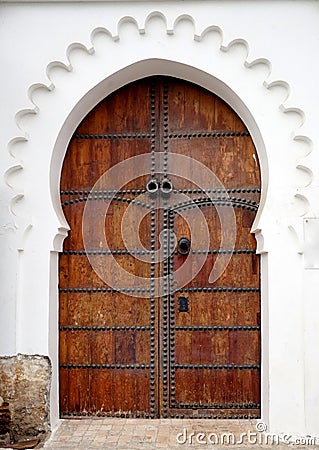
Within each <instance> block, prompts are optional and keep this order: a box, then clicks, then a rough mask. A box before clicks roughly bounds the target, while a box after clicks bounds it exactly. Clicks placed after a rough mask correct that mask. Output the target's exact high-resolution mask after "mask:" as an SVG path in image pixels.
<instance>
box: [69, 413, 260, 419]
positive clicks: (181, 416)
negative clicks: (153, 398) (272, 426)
mask: <svg viewBox="0 0 319 450" xmlns="http://www.w3.org/2000/svg"><path fill="white" fill-rule="evenodd" d="M61 417H62V418H63V419H66V418H68V417H114V418H123V419H124V418H131V419H148V418H151V419H152V418H154V417H152V415H151V416H150V415H149V414H148V413H144V412H137V413H132V412H123V411H118V412H105V411H97V412H89V411H85V412H74V411H72V412H65V411H64V412H62V413H61ZM170 417H171V418H172V419H184V418H185V414H170ZM187 419H224V420H226V419H260V415H259V414H223V415H221V414H199V415H193V416H187Z"/></svg>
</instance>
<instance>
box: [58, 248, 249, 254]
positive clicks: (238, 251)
mask: <svg viewBox="0 0 319 450" xmlns="http://www.w3.org/2000/svg"><path fill="white" fill-rule="evenodd" d="M62 253H63V255H77V256H85V255H152V254H154V251H153V250H122V249H118V250H63V252H62ZM191 253H192V254H193V255H197V254H198V255H201V254H202V255H226V254H228V255H231V254H234V255H244V254H255V253H256V250H254V249H245V248H243V249H234V250H231V249H219V250H191ZM178 254H179V252H178V251H175V252H174V255H178Z"/></svg>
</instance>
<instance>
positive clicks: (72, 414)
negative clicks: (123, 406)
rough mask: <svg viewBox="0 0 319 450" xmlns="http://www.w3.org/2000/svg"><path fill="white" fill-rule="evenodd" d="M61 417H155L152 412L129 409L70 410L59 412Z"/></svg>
mask: <svg viewBox="0 0 319 450" xmlns="http://www.w3.org/2000/svg"><path fill="white" fill-rule="evenodd" d="M60 414H61V417H62V418H65V419H66V418H68V417H115V418H130V419H148V418H155V415H154V414H151V413H147V412H142V411H141V412H140V411H139V412H136V413H134V412H131V411H128V412H126V411H118V412H114V411H97V412H90V411H82V412H79V411H72V412H66V411H64V412H61V413H60Z"/></svg>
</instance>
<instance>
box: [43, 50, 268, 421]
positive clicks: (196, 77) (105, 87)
mask: <svg viewBox="0 0 319 450" xmlns="http://www.w3.org/2000/svg"><path fill="white" fill-rule="evenodd" d="M152 75H165V76H172V77H176V78H180V79H183V80H185V81H190V82H192V83H194V84H197V85H199V86H201V87H203V88H205V89H207V90H208V91H210V92H212V93H213V94H216V95H217V96H219V97H220V98H222V99H223V100H224V101H226V102H227V103H228V104H229V105H230V106H231V107H232V109H233V110H234V111H235V112H236V113H237V114H238V115H239V117H240V118H241V119H242V120H243V122H244V123H245V125H246V126H247V128H248V130H249V131H250V134H251V138H252V140H253V142H254V145H255V148H256V152H257V154H258V157H259V164H260V174H261V198H260V206H259V209H258V212H257V214H256V218H255V221H254V225H253V227H252V231H251V232H252V233H254V234H255V237H256V240H257V253H258V254H261V261H260V276H261V283H260V285H261V317H262V321H261V355H262V357H261V418H262V420H263V421H265V422H268V419H267V417H268V407H267V400H268V385H269V383H268V340H267V336H268V308H267V304H268V301H267V298H266V297H265V296H266V293H267V292H268V290H267V289H266V286H267V276H266V274H265V267H267V253H266V252H265V251H264V249H263V236H262V233H261V230H260V228H259V226H258V224H259V221H260V217H261V214H262V210H263V207H264V205H265V201H266V196H267V186H268V182H267V181H268V161H267V156H266V150H265V145H264V142H263V139H262V136H261V133H260V130H259V127H258V126H257V124H256V122H255V120H254V118H253V117H252V115H251V113H250V111H249V110H248V108H247V107H246V105H245V104H244V103H243V101H242V100H241V99H240V98H239V96H238V95H236V93H235V92H234V91H232V90H231V89H230V88H229V87H228V86H227V85H226V84H225V83H223V82H222V81H221V80H219V79H217V78H215V77H214V76H212V75H209V74H206V73H204V72H202V71H201V70H199V69H197V68H195V67H191V66H185V65H184V64H180V63H176V62H174V61H167V60H152V59H150V60H148V61H141V62H139V63H136V64H134V65H132V66H129V67H126V68H124V69H122V70H121V71H119V72H116V73H114V74H113V75H112V76H111V77H108V78H107V79H105V80H104V81H103V82H102V83H100V84H99V85H98V86H96V87H95V88H94V89H93V90H90V91H89V92H88V93H87V94H86V95H85V96H84V97H83V98H82V100H81V102H79V103H78V104H77V105H76V107H75V108H74V109H73V110H72V112H71V113H70V114H69V116H68V120H67V122H66V123H65V124H64V126H63V128H62V129H61V132H60V134H59V136H58V139H57V141H56V144H55V148H54V152H53V157H52V160H51V193H52V194H55V195H52V197H53V203H54V205H55V210H56V212H57V215H58V217H59V219H60V222H62V224H63V226H62V227H60V228H59V233H58V234H57V235H56V243H55V244H56V245H57V247H58V248H57V250H58V251H61V250H62V246H63V241H64V238H65V237H66V235H67V230H68V225H67V223H66V220H65V218H64V215H63V212H62V207H61V204H60V195H59V189H60V188H59V181H60V173H61V168H62V164H63V160H64V155H65V153H66V151H67V148H68V142H69V139H70V138H71V136H72V135H73V132H74V130H75V129H76V127H77V126H78V124H79V123H80V122H81V120H82V119H83V118H84V117H85V116H86V115H87V114H88V113H89V111H90V110H91V109H92V108H93V107H94V106H95V105H96V104H98V103H99V102H100V101H101V100H103V99H104V98H105V97H107V95H109V94H110V93H112V92H114V91H116V90H118V89H119V88H120V87H122V86H123V85H125V84H129V83H130V82H132V81H135V80H137V79H140V78H144V77H148V76H152ZM110 85H111V86H112V90H110V88H109V86H110ZM56 194H58V198H56V197H57V195H56ZM51 257H52V258H53V260H54V265H55V266H57V264H58V263H57V261H58V253H56V254H55V252H52V254H51ZM57 276H58V274H57ZM54 278H55V277H54ZM51 289H55V290H56V293H55V296H57V298H58V297H59V293H58V290H57V282H56V281H55V282H54V284H53V286H52V285H51ZM57 301H58V300H57ZM56 309H57V306H56V308H55V310H56ZM53 329H54V330H56V333H57V335H58V329H57V325H56V323H55V321H54V323H53ZM51 330H52V328H51ZM54 334H55V333H54V332H52V331H51V333H50V340H52V338H53V342H58V336H54ZM56 345H57V344H55V348H57V347H56ZM51 358H52V356H51ZM57 359H58V354H57V353H56V355H55V358H54V360H53V361H52V362H53V379H52V388H53V389H52V391H53V390H55V395H54V398H55V399H58V398H59V397H58V395H59V394H58V393H59V387H58V360H57ZM55 372H56V373H55ZM52 394H53V392H51V399H52ZM51 402H52V400H51ZM54 403H55V404H56V401H55V402H54ZM58 414H59V411H58V409H56V410H55V416H58Z"/></svg>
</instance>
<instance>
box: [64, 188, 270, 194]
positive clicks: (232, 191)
mask: <svg viewBox="0 0 319 450" xmlns="http://www.w3.org/2000/svg"><path fill="white" fill-rule="evenodd" d="M260 191H261V190H260V188H233V189H221V188H220V189H174V190H173V192H174V193H183V194H203V193H207V194H240V193H242V194H255V193H260ZM145 192H146V191H145V189H123V190H117V189H109V190H106V191H82V190H81V191H77V190H76V189H72V190H70V191H61V192H60V194H61V195H90V194H91V195H92V194H95V195H109V194H119V195H121V194H144V193H145Z"/></svg>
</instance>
